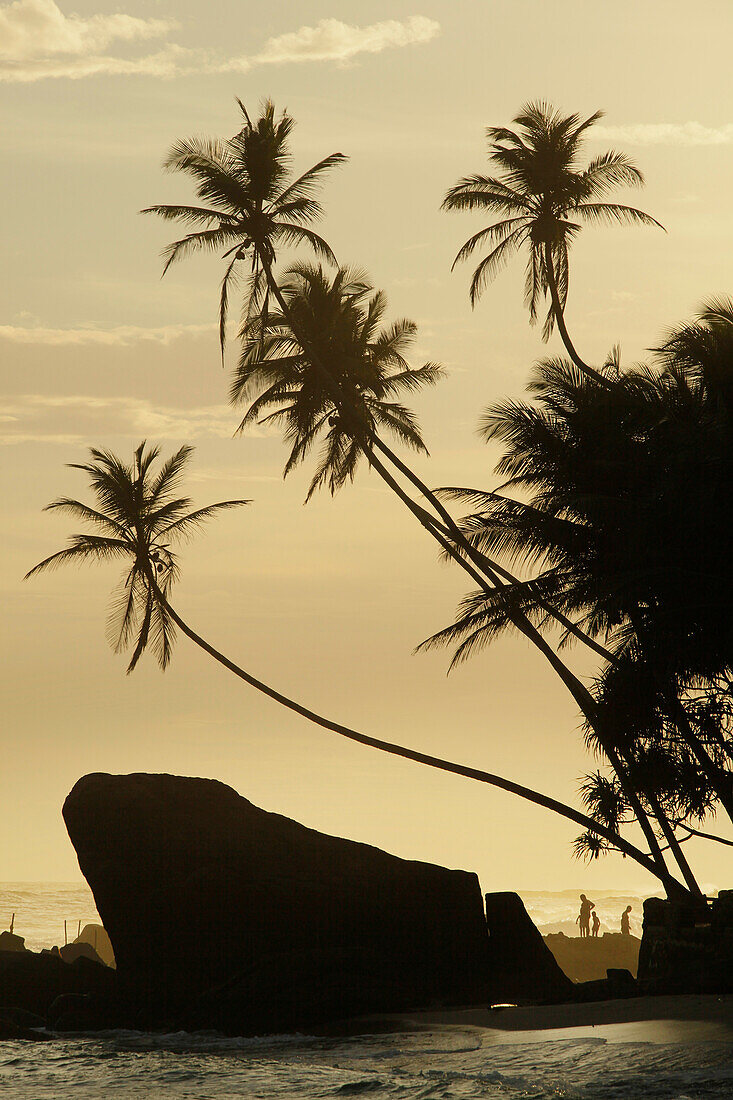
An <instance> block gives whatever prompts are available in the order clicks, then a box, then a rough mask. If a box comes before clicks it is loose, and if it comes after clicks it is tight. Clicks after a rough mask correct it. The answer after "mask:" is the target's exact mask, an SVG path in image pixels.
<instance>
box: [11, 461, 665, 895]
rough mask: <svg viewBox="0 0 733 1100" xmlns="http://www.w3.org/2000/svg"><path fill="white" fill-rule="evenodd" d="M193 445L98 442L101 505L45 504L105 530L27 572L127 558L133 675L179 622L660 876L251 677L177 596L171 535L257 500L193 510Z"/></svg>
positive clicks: (119, 625)
mask: <svg viewBox="0 0 733 1100" xmlns="http://www.w3.org/2000/svg"><path fill="white" fill-rule="evenodd" d="M192 451H193V448H191V447H187V446H184V447H181V448H180V449H179V450H178V451H177V452H176V453H175V454H174V455H173V456H172V457H171V458H170V459H168V460H167V461H166V462H165V463H163V465H162V467H161V469H160V470H159V472H158V473H157V474H156V475H154V474H153V470H152V467H153V464H154V463H155V461H156V459H157V458H158V456H159V450H158V448H157V447H150V448H148V447H146V444H145V442H143V443H141V444H140V445H139V447H138V448H137V449H136V451H135V454H134V459H133V463H132V464H131V465H128V464H126V463H124V462H123V461H121V460H120V459H119V458H117V457H116V456H115V455H113V454H112V453H111V452H108V451H100V450H97V449H91V452H90V453H91V457H92V460H93V461H91V462H89V463H71V464H70V465H71V467H72V468H73V469H79V470H83V471H84V472H86V473H87V474H88V475H89V480H90V483H91V487H92V491H93V493H94V496H95V498H96V500H95V504H96V507H91V506H89V505H87V504H84V503H83V502H81V501H78V500H73V499H71V498H68V497H62V498H61V499H60V500H55V501H53V502H52V503H51V504H49V505H48V506H47V509H48V510H57V511H62V512H66V513H68V514H70V515H72V516H74V517H75V518H76V519H81V520H82V521H83V522H84V523H86V524H87V525H90V526H91V527H92V528H94V529H95V532H101V534H97V533H94V534H78V535H74V536H72V538H71V540H70V545H69V546H67V547H65V548H64V549H63V550H60V551H58V552H57V553H55V554H52V555H51V556H50V557H48V558H45V559H44V560H43V561H41V562H39V563H38V565H36V566H34V567H33V569H31V570H30V571H29V572H28V573H27V574H26V579H27V578H29V577H33V576H35V575H37V574H39V573H42V572H45V571H48V570H50V569H55V568H57V567H58V566H59V565H64V564H68V563H82V562H94V563H104V562H108V561H115V562H122V563H124V564H125V567H126V568H125V572H124V575H123V578H122V580H121V582H120V585H119V586H118V588H117V589H116V591H115V593H114V596H113V599H112V604H111V609H110V616H109V619H108V635H109V639H110V641H111V643H112V645H113V648H114V649H115V651H116V652H120V651H122V650H125V649H132V650H133V652H132V658H131V660H130V663H129V665H128V669H127V671H128V673H129V672H131V671H132V670H133V669H134V668H135V666H136V664H137V662H138V660H139V659H140V657H141V656H142V654H143V652H144V651H145V649H146V648H147V647H148V646H150V647H151V648H152V649H153V652H154V653H155V655H156V656H157V658H158V662H159V664H160V666H161V668H163V669H165V668H166V667H167V665H168V663H169V662H170V659H171V654H172V646H173V641H174V627H178V628H179V629H180V630H181V632H182V633H184V634H185V635H186V636H187V637H188V638H189V639H190V640H191V641H193V642H195V643H196V645H198V646H199V647H200V648H201V649H202V650H203V651H204V652H205V653H207V654H209V655H210V656H211V657H213V658H214V659H215V660H216V661H217V662H218V663H219V664H221V665H222V666H223V667H224V668H226V669H228V670H229V671H230V672H233V673H234V674H235V675H236V676H237V677H239V679H241V680H244V681H245V682H246V683H247V684H249V685H250V686H251V687H254V688H256V689H257V690H258V691H260V692H262V693H263V694H264V695H267V696H268V697H269V698H271V699H273V700H274V701H275V702H278V703H280V704H281V705H283V706H285V707H287V708H288V709H289V710H291V711H294V712H295V713H296V714H300V715H301V716H302V717H304V718H307V719H308V720H309V721H311V722H313V723H315V724H316V725H318V726H321V727H322V728H323V729H327V730H330V731H332V732H334V733H337V734H339V735H340V736H342V737H345V738H347V739H348V740H351V741H356V742H357V743H359V744H362V745H366V746H368V747H370V748H375V749H378V750H380V751H382V752H387V753H390V754H391V755H394V756H400V757H403V758H404V759H407V760H412V761H414V762H416V763H420V764H424V765H426V766H428V767H432V768H437V769H438V770H440V771H444V772H449V773H452V774H454V775H460V776H464V777H466V778H469V779H474V780H476V781H478V782H480V783H487V784H489V785H491V786H494V787H497V788H499V789H500V790H504V791H507V792H508V793H510V794H514V795H517V796H519V797H520V798H523V799H525V800H526V801H529V802H532V803H533V804H535V805H538V806H541V807H543V808H545V809H549V810H552V811H553V812H554V813H557V814H559V815H560V816H562V817H565V818H566V819H568V820H570V821H574V822H575V823H576V824H580V825H583V826H584V827H586V828H588V829H589V830H590V831H591V833H593V832H595V833H596V834H597V835H599V836H601V837H602V838H603V839H604V840H605V841H607V842H608V843H610V844H612V845H613V846H614V847H617V848H619V850H621V851H623V852H625V853H626V854H627V855H628V856H630V857H631V858H632V859H634V860H636V862H638V863H639V864H640V866H642V867H644V868H645V869H646V870H648V871H651V873H652V874H655V873H656V868H655V865H654V863H653V862H652V861H651V860H650V859H649V857H648V856H646V855H645V854H644V853H643V852H641V851H639V849H637V848H636V847H634V845H631V844H629V843H628V842H627V841H625V840H624V839H623V838H622V837H617V836H614V834H613V832H612V830H610V829H608V828H606V827H605V826H604V825H603V823H600V822H594V821H593V819H591V818H589V817H588V816H587V815H585V814H583V813H581V812H579V811H578V810H575V809H573V807H571V806H566V805H565V804H564V803H562V802H560V801H558V800H557V799H554V798H551V797H549V796H547V795H543V794H541V793H539V792H537V791H534V790H532V789H531V788H529V787H525V786H523V785H522V784H520V783H514V782H512V781H511V780H508V779H504V778H503V777H502V776H498V775H494V774H492V773H490V772H484V771H481V770H479V769H476V768H467V767H464V766H463V765H461V764H454V763H451V762H450V761H447V760H442V759H441V758H439V757H435V756H429V755H427V754H425V753H420V752H416V751H414V750H412V749H408V748H405V747H403V746H401V745H395V744H393V743H391V742H389V741H382V740H380V739H378V738H375V737H369V736H367V735H366V734H361V733H358V732H356V731H355V730H351V729H349V728H348V727H347V726H343V725H341V724H340V723H338V722H333V721H331V720H330V719H328V718H323V717H322V716H321V715H318V714H316V713H315V712H314V711H311V710H309V709H308V708H307V707H304V706H302V705H301V704H300V703H297V702H295V701H294V700H292V699H289V698H288V697H287V696H285V695H283V694H281V693H280V692H278V691H276V690H275V689H274V688H271V687H270V686H269V685H267V684H265V683H263V682H262V681H261V680H258V679H257V678H256V677H254V676H252V675H250V674H249V673H248V672H246V671H245V670H244V669H242V668H240V667H239V666H238V665H236V664H235V663H234V662H233V661H230V660H229V658H228V657H225V656H224V654H223V653H220V652H219V650H217V649H215V648H214V647H213V646H212V645H211V644H210V643H209V642H207V641H205V639H203V638H202V637H201V636H200V635H199V634H197V633H196V632H195V631H194V630H193V629H192V628H191V627H190V626H189V625H188V623H186V622H185V620H184V619H182V618H181V616H180V615H179V614H178V612H177V611H176V610H175V608H173V607H172V606H171V604H170V602H169V595H170V591H171V587H172V585H173V583H174V582H175V580H176V579H177V578H178V575H179V567H178V561H177V557H176V555H175V553H174V551H172V550H171V543H172V542H175V541H177V540H179V539H182V538H185V537H187V536H189V535H191V534H192V533H194V532H195V531H196V530H197V529H198V528H199V527H200V526H201V525H202V524H203V523H204V521H205V520H206V519H208V518H209V517H211V516H212V515H214V514H215V513H216V512H217V511H220V510H222V509H228V508H236V507H239V506H241V505H243V504H247V503H249V502H248V501H246V500H229V501H220V502H219V503H217V504H210V505H207V506H206V507H204V508H198V509H196V510H194V511H190V510H189V509H190V505H191V502H190V500H189V499H188V498H186V497H176V496H175V493H176V492H177V491H178V485H179V482H180V478H181V476H182V473H183V470H184V468H185V466H186V463H187V462H188V460H189V458H190V456H191V454H192Z"/></svg>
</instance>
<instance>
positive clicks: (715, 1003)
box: [354, 994, 733, 1044]
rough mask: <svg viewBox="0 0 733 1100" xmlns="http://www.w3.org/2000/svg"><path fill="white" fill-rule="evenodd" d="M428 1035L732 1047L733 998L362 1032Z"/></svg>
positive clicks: (524, 1009)
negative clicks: (450, 1031)
mask: <svg viewBox="0 0 733 1100" xmlns="http://www.w3.org/2000/svg"><path fill="white" fill-rule="evenodd" d="M374 1024H377V1025H378V1026H379V1028H380V1030H387V1029H390V1030H391V1029H394V1030H397V1031H425V1030H430V1029H431V1028H434V1027H478V1028H481V1029H482V1030H485V1031H487V1032H491V1033H493V1035H494V1036H495V1038H496V1041H497V1042H519V1041H527V1042H532V1041H534V1042H545V1041H552V1040H556V1039H565V1038H586V1037H589V1036H593V1037H596V1038H602V1039H605V1040H607V1041H609V1042H613V1041H616V1042H622V1041H625V1042H629V1041H636V1042H651V1043H655V1042H656V1043H661V1042H676V1043H685V1042H700V1041H717V1042H729V1043H732V1044H733V995H729V994H722V995H718V994H685V995H676V996H662V997H653V996H646V997H629V998H625V999H619V1000H612V1001H590V1002H586V1003H567V1004H552V1005H528V1006H527V1005H525V1006H517V1007H516V1008H502V1009H491V1008H486V1007H481V1006H473V1007H466V1008H450V1009H428V1010H422V1011H417V1012H410V1013H400V1014H398V1015H397V1014H395V1015H389V1016H380V1017H378V1018H377V1017H364V1018H362V1019H361V1020H355V1021H354V1025H355V1026H360V1027H362V1028H363V1029H366V1028H368V1027H369V1026H370V1025H374Z"/></svg>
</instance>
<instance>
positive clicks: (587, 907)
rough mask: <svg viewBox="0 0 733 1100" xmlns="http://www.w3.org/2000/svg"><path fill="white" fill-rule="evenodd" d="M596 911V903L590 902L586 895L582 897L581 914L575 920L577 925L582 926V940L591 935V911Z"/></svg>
mask: <svg viewBox="0 0 733 1100" xmlns="http://www.w3.org/2000/svg"><path fill="white" fill-rule="evenodd" d="M593 909H595V903H594V902H592V901H589V900H588V898H587V897H586V896H585V894H581V895H580V912H579V913H578V916H577V917H576V919H575V923H576V924H578V925H580V936H581V939H583V938H585V937H586V936H589V935H590V915H591V910H593Z"/></svg>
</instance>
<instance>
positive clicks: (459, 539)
mask: <svg viewBox="0 0 733 1100" xmlns="http://www.w3.org/2000/svg"><path fill="white" fill-rule="evenodd" d="M372 443H373V445H374V446H375V447H376V448H377V449H378V450H379V451H381V453H382V454H383V455H384V456H385V457H386V458H388V459H389V461H390V462H391V463H392V465H393V466H395V467H396V468H397V469H398V470H399V471H400V473H401V474H403V476H404V477H405V478H407V480H408V481H410V482H412V484H413V485H414V486H415V488H416V489H417V490H418V491H419V492H420V493H422V495H423V496H424V497H425V498H426V499H427V500H428V501H429V502H430V504H431V505H432V506H433V508H434V509H435V511H436V512H437V513H438V515H439V516H440V518H441V519H442V520H443V523H444V525H445V528H446V529H447V530H446V532H445V533H446V534H449V535H450V538H451V539H452V540H453V541H454V542H455V543H457V544H458V545H459V546H460V548H461V550H462V551H463V552H464V553H466V554H467V555H468V556H469V557H470V559H471V561H472V562H473V563H474V565H476V566H477V567H478V568H479V569H485V570H486V569H488V570H491V571H492V572H494V573H496V574H498V576H500V577H501V578H502V580H506V581H508V582H509V583H510V584H518V583H519V582H518V578H517V577H515V576H514V574H513V573H511V572H510V571H509V570H508V569H506V568H505V567H504V566H503V565H500V564H499V562H496V561H494V560H493V558H489V557H488V556H487V555H486V554H484V553H482V552H481V551H480V550H476V548H475V547H474V546H472V545H471V543H470V542H469V541H468V539H467V538H466V537H465V535H464V534H463V532H462V531H461V529H460V527H458V525H457V524H456V522H455V520H454V519H453V517H452V516H451V514H450V512H449V511H448V509H447V508H445V507H444V505H443V504H442V502H441V501H440V500H439V498H438V497H437V496H436V495H435V493H434V492H433V491H432V490H431V489H429V488H428V487H427V485H425V483H424V482H423V481H422V479H421V478H419V477H418V475H417V474H416V473H415V472H414V470H411V469H410V467H409V466H408V465H407V464H406V463H405V462H403V461H402V459H401V458H400V457H399V455H397V454H395V452H394V451H393V450H392V449H391V447H389V446H388V445H387V444H386V443H385V442H384V441H383V440H382V439H380V438H379V436H377V435H375V436H374V437H373V439H372ZM489 579H490V578H489ZM536 602H537V606H538V607H541V608H542V610H543V611H545V612H547V614H548V615H551V616H552V618H553V619H555V621H556V622H557V623H559V625H560V626H562V627H563V628H564V629H565V630H567V631H568V633H569V634H572V635H573V637H574V638H577V640H578V641H579V642H582V643H583V645H586V646H588V648H589V649H592V650H593V651H594V652H595V653H597V654H598V656H599V657H602V658H603V659H604V660H605V661H609V662H610V663H612V664H613V663H615V662H616V657H615V656H614V654H613V653H611V651H610V650H609V649H606V647H605V646H603V645H601V644H600V643H599V642H597V641H596V640H595V638H591V636H590V635H589V634H587V633H586V632H585V631H584V630H582V629H581V628H580V627H579V626H578V625H577V623H574V622H573V621H572V619H569V618H568V617H567V616H566V615H563V613H562V612H561V611H558V610H557V608H555V607H553V606H552V604H550V603H548V602H547V601H546V600H542V599H538V600H537V601H536Z"/></svg>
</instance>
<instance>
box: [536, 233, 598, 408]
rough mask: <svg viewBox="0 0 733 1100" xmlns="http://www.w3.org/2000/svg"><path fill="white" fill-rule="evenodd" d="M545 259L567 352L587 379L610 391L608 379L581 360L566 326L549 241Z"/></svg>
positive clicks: (553, 301)
mask: <svg viewBox="0 0 733 1100" xmlns="http://www.w3.org/2000/svg"><path fill="white" fill-rule="evenodd" d="M544 258H545V268H546V272H547V286H548V288H549V291H550V298H551V300H552V310H553V316H554V318H555V321H556V323H557V328H558V332H559V333H560V337H561V339H562V342H563V344H564V345H565V350H566V351H567V353H568V355H569V356H570V358H571V359H572V361H573V362H574V363H575V366H576V367H577V368H578V370H580V371H582V372H583V374H584V375H586V377H588V378H592V379H593V381H594V382H598V383H599V384H600V385H601V386H604V387H605V388H606V389H608V387H609V382H608V379H607V378H604V377H603V375H602V374H600V373H599V372H598V371H597V370H594V369H593V367H589V366H588V364H587V363H584V362H583V360H582V359H581V358H580V356H579V355H578V353H577V351H576V350H575V346H574V344H573V341H572V340H571V339H570V333H569V332H568V329H567V325H566V324H565V311H564V310H563V306H562V302H561V301H560V294H559V292H558V289H557V279H556V278H555V263H554V260H553V257H552V248H551V246H550V243H549V241H545V248H544Z"/></svg>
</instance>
